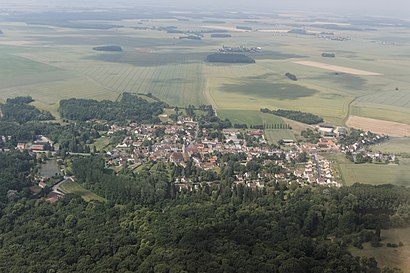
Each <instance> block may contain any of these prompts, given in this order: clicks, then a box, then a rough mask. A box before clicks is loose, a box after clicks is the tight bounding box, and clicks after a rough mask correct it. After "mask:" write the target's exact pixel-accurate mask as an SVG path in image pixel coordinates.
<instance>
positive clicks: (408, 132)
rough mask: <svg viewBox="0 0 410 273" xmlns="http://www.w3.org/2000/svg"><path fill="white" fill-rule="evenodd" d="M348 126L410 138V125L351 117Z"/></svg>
mask: <svg viewBox="0 0 410 273" xmlns="http://www.w3.org/2000/svg"><path fill="white" fill-rule="evenodd" d="M346 125H347V126H349V127H352V128H356V129H362V130H365V131H371V132H375V133H378V134H386V135H389V136H394V137H407V136H410V125H409V124H404V123H398V122H393V121H386V120H378V119H372V118H364V117H358V116H350V117H349V119H348V120H347V122H346Z"/></svg>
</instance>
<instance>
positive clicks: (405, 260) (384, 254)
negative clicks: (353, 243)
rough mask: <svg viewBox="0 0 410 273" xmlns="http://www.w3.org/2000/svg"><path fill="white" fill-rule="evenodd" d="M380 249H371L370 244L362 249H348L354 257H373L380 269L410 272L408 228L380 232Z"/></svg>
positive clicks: (409, 235)
mask: <svg viewBox="0 0 410 273" xmlns="http://www.w3.org/2000/svg"><path fill="white" fill-rule="evenodd" d="M381 236H382V242H381V243H382V244H384V246H382V247H372V246H371V245H370V243H365V244H363V249H358V248H355V247H350V248H349V250H350V251H351V252H352V254H353V255H354V256H359V257H362V256H364V257H374V258H375V259H376V260H377V262H378V264H379V265H380V266H381V267H384V266H389V267H398V268H400V269H401V270H402V271H403V272H410V228H402V229H389V230H382V232H381ZM400 242H402V243H403V246H402V247H399V248H392V247H386V244H387V243H391V244H399V243H400Z"/></svg>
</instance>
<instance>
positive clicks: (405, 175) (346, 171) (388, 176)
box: [339, 160, 410, 187]
mask: <svg viewBox="0 0 410 273" xmlns="http://www.w3.org/2000/svg"><path fill="white" fill-rule="evenodd" d="M402 161H403V160H402ZM339 167H340V171H341V175H342V177H343V180H344V182H345V184H346V185H347V186H349V185H352V184H354V183H364V184H374V185H377V184H395V185H400V186H406V187H408V186H410V164H409V163H408V162H402V163H401V164H400V165H398V166H395V165H376V164H340V165H339Z"/></svg>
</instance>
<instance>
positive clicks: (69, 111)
mask: <svg viewBox="0 0 410 273" xmlns="http://www.w3.org/2000/svg"><path fill="white" fill-rule="evenodd" d="M164 107H166V104H165V103H163V102H152V103H150V102H148V101H146V100H144V99H142V98H139V97H137V96H134V95H132V94H130V93H123V94H122V97H121V99H120V100H119V101H116V102H113V101H108V100H103V101H96V100H92V99H68V100H62V101H60V108H59V111H60V113H61V116H62V117H63V118H66V119H70V120H79V121H87V120H93V119H99V120H107V121H118V122H124V121H126V120H129V121H133V122H147V123H155V122H158V121H159V119H158V115H160V114H161V113H162V112H163V109H164Z"/></svg>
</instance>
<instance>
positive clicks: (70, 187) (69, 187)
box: [60, 180, 107, 202]
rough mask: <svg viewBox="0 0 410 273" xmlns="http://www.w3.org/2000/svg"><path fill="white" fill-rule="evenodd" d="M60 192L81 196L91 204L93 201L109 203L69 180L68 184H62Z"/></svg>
mask: <svg viewBox="0 0 410 273" xmlns="http://www.w3.org/2000/svg"><path fill="white" fill-rule="evenodd" d="M60 190H61V191H62V192H64V193H73V194H76V195H79V196H81V198H83V199H84V201H86V202H90V201H92V200H95V201H99V202H105V201H107V200H106V199H105V198H103V197H101V196H99V195H97V194H95V193H93V192H91V191H89V190H87V189H85V188H83V186H81V185H80V184H78V183H77V182H74V181H69V180H67V181H66V182H64V183H63V184H61V186H60Z"/></svg>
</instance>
